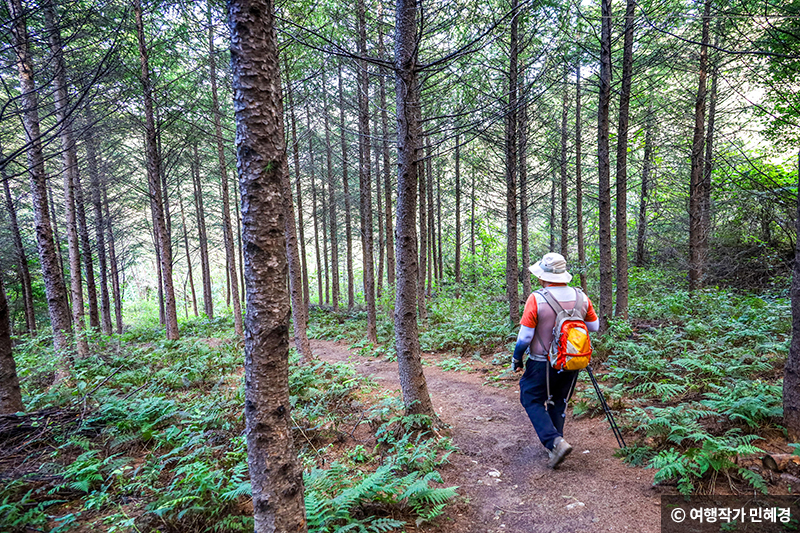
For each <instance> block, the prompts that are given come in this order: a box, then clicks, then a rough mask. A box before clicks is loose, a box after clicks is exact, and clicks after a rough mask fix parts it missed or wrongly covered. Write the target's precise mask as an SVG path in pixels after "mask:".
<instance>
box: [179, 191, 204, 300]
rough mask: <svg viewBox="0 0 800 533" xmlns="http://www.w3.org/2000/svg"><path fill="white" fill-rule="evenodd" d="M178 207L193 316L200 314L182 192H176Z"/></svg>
mask: <svg viewBox="0 0 800 533" xmlns="http://www.w3.org/2000/svg"><path fill="white" fill-rule="evenodd" d="M178 208H179V209H180V210H181V225H182V226H183V247H184V249H185V250H186V268H187V269H188V271H189V287H190V288H191V289H192V310H193V311H194V316H200V313H198V312H197V294H196V293H195V291H194V275H193V274H192V256H191V253H190V251H189V232H188V231H187V229H186V215H185V214H184V211H183V194H181V193H180V191H179V192H178Z"/></svg>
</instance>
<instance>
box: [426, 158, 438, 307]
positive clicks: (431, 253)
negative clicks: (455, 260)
mask: <svg viewBox="0 0 800 533" xmlns="http://www.w3.org/2000/svg"><path fill="white" fill-rule="evenodd" d="M427 169H428V179H427V180H426V183H425V185H426V187H427V189H428V190H427V194H428V212H427V216H428V287H427V295H428V297H430V295H431V285H433V274H434V273H435V272H436V232H435V227H434V223H433V158H432V157H429V158H428V164H427Z"/></svg>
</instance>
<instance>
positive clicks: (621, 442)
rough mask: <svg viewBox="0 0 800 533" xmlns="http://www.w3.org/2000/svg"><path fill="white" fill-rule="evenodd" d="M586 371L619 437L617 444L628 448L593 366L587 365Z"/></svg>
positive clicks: (616, 436)
mask: <svg viewBox="0 0 800 533" xmlns="http://www.w3.org/2000/svg"><path fill="white" fill-rule="evenodd" d="M586 372H588V373H589V379H591V380H592V385H594V391H595V392H596V393H597V397H598V398H599V399H600V404H601V405H602V406H603V412H604V413H605V414H606V418H608V423H609V424H610V425H611V431H613V432H614V437H615V438H616V439H617V445H618V446H619V447H620V448H627V446H626V445H625V439H623V438H622V432H621V431H620V430H619V427H617V423H616V422H615V421H614V415H612V414H611V409H609V407H608V404H607V403H606V399H605V397H604V396H603V392H602V391H601V390H600V385H598V383H597V379H595V377H594V372H592V367H591V366H587V367H586Z"/></svg>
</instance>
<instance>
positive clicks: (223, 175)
mask: <svg viewBox="0 0 800 533" xmlns="http://www.w3.org/2000/svg"><path fill="white" fill-rule="evenodd" d="M207 6H208V66H209V76H208V77H209V80H210V81H211V106H212V109H211V112H212V115H214V137H215V139H214V140H215V141H216V143H217V159H218V160H219V177H220V183H221V184H222V234H223V237H224V239H223V240H224V241H225V261H226V267H227V269H228V276H229V277H230V283H231V300H232V301H233V324H234V329H235V331H236V334H237V335H239V336H241V335H242V334H243V333H244V331H243V329H242V303H241V300H240V299H239V283H238V281H237V279H236V250H235V244H234V242H233V226H232V224H231V206H230V198H229V193H228V166H227V165H226V164H225V140H224V138H223V136H222V120H221V118H220V117H221V115H222V113H221V112H220V109H219V98H218V97H217V63H216V58H215V55H214V25H213V24H212V23H211V3H210V2H209V3H208V4H207Z"/></svg>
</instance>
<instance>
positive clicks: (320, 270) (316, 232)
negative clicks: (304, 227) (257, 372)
mask: <svg viewBox="0 0 800 533" xmlns="http://www.w3.org/2000/svg"><path fill="white" fill-rule="evenodd" d="M306 120H307V121H308V172H309V174H310V175H311V217H312V218H313V219H314V251H315V255H316V257H317V287H318V290H319V292H318V295H319V305H322V304H323V303H324V301H325V300H324V297H325V292H324V289H323V286H322V283H323V267H322V254H321V253H320V251H319V209H318V208H317V184H316V183H315V181H314V135H313V134H312V130H311V113H310V111H309V109H308V104H306Z"/></svg>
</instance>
